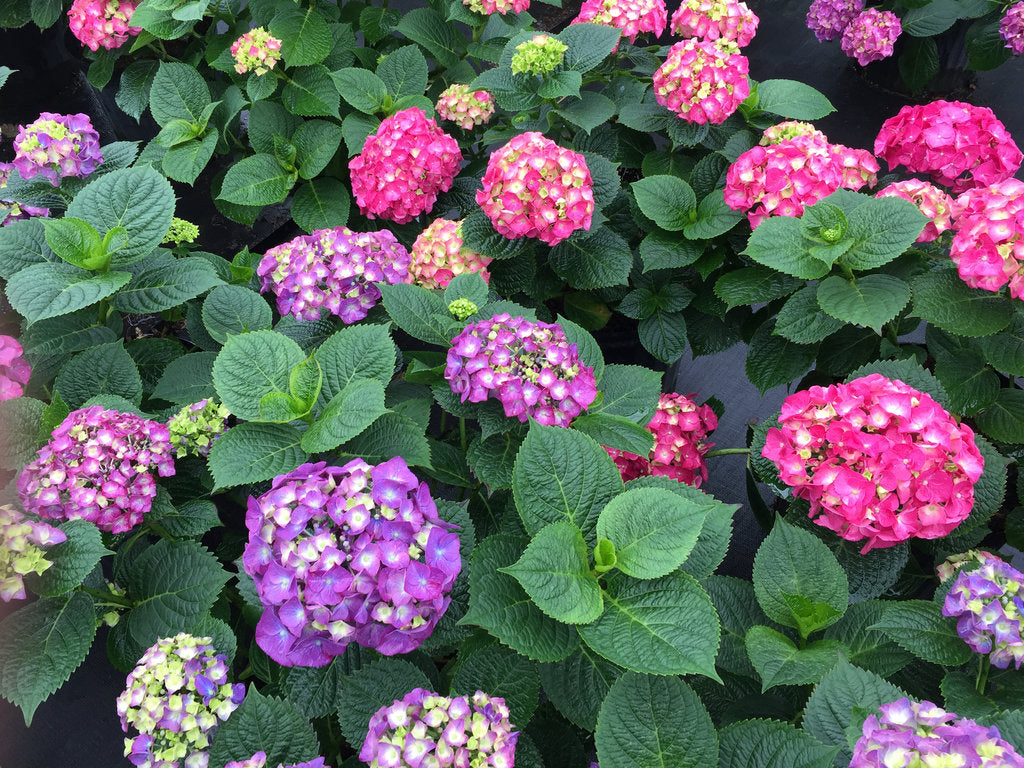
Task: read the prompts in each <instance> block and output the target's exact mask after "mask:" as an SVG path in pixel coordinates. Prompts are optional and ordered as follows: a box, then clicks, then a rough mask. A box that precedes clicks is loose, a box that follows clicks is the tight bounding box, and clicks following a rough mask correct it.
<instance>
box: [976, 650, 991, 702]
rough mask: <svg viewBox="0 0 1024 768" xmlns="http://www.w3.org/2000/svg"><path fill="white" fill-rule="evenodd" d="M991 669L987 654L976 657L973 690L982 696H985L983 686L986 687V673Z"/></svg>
mask: <svg viewBox="0 0 1024 768" xmlns="http://www.w3.org/2000/svg"><path fill="white" fill-rule="evenodd" d="M991 668H992V664H991V662H989V660H988V654H987V653H986V654H985V655H984V656H979V657H978V677H977V678H976V679H975V681H974V689H975V690H976V691H977V692H978V693H980V694H981V695H982V696H984V695H985V686H986V685H988V671H989V670H990V669H991Z"/></svg>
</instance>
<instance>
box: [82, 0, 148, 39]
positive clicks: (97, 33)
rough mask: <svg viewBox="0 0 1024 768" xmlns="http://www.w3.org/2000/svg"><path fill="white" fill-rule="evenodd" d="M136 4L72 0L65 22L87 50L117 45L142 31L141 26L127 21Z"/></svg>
mask: <svg viewBox="0 0 1024 768" xmlns="http://www.w3.org/2000/svg"><path fill="white" fill-rule="evenodd" d="M138 5H139V4H138V3H137V2H132V0H74V2H73V3H72V4H71V9H70V10H69V11H68V26H70V27H71V34H73V35H74V36H75V37H77V38H78V39H79V41H81V43H82V44H83V45H87V46H89V48H90V50H93V51H98V50H99V49H100V48H107V49H113V48H120V47H121V46H122V45H124V44H125V43H126V42H127V41H128V38H129V37H135V35H137V34H139V33H140V32H141V31H142V27H133V26H131V24H130V22H131V18H132V14H133V13H134V12H135V9H136V7H138Z"/></svg>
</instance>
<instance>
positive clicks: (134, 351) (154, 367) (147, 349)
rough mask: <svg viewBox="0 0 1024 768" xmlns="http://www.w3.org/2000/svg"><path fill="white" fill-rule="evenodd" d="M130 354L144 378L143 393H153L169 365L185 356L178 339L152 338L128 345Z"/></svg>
mask: <svg viewBox="0 0 1024 768" xmlns="http://www.w3.org/2000/svg"><path fill="white" fill-rule="evenodd" d="M128 354H129V355H131V358H132V360H134V361H135V366H136V367H137V368H138V369H139V375H140V376H141V377H142V391H143V392H145V393H147V394H149V393H152V391H153V387H155V386H156V384H157V382H158V381H159V380H160V376H161V374H163V372H164V369H165V368H166V367H167V365H168V364H169V363H170V362H171V361H172V360H176V359H177V358H179V357H181V356H182V355H183V354H185V349H184V347H182V345H181V342H180V341H178V340H177V339H168V338H161V337H158V336H150V337H147V338H143V339H137V340H135V341H133V342H131V343H130V344H129V345H128Z"/></svg>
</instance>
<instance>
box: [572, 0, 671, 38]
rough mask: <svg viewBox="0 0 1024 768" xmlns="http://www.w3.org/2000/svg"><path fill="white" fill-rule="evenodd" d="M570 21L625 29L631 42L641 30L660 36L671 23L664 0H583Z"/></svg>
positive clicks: (624, 35)
mask: <svg viewBox="0 0 1024 768" xmlns="http://www.w3.org/2000/svg"><path fill="white" fill-rule="evenodd" d="M569 23H570V24H584V23H589V24H602V25H604V26H606V27H615V28H616V29H621V30H622V35H623V37H626V38H628V39H629V42H630V43H634V42H636V36H637V35H639V34H640V33H642V32H651V33H653V34H654V36H655V37H661V33H662V32H664V31H665V24H666V23H668V9H667V8H666V7H665V0H584V2H583V5H582V7H581V8H580V12H579V15H578V16H577V17H576V18H575V19H573V20H572V21H571V22H569Z"/></svg>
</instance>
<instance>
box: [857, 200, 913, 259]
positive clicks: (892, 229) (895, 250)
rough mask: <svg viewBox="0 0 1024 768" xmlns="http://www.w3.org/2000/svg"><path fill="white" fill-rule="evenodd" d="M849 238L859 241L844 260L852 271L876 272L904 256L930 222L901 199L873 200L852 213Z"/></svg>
mask: <svg viewBox="0 0 1024 768" xmlns="http://www.w3.org/2000/svg"><path fill="white" fill-rule="evenodd" d="M847 218H848V222H849V228H848V229H847V233H846V235H847V237H849V238H852V239H853V240H855V243H854V245H853V246H852V247H851V248H850V249H849V250H848V251H846V252H845V253H844V254H843V255H842V256H841V257H840V260H841V261H842V262H843V263H844V264H846V265H847V266H848V267H850V268H851V269H875V268H877V267H881V266H883V265H884V264H888V263H889V262H890V261H892V260H893V259H895V258H896V257H897V256H899V255H901V254H902V253H903V252H904V251H906V250H907V249H908V248H910V247H911V246H912V245H913V244H914V241H915V240H917V237H918V235H920V234H921V230H922V229H924V225H925V224H927V223H928V219H927V218H925V216H924V214H923V213H921V211H919V210H918V208H917V206H916V205H914V204H913V203H911V202H910V201H908V200H903V199H902V198H899V197H877V198H870V199H868V200H866V201H865V202H863V203H861V204H860V205H858V206H857V207H856V208H854V209H853V210H852V211H850V214H849V216H848V217H847Z"/></svg>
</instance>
